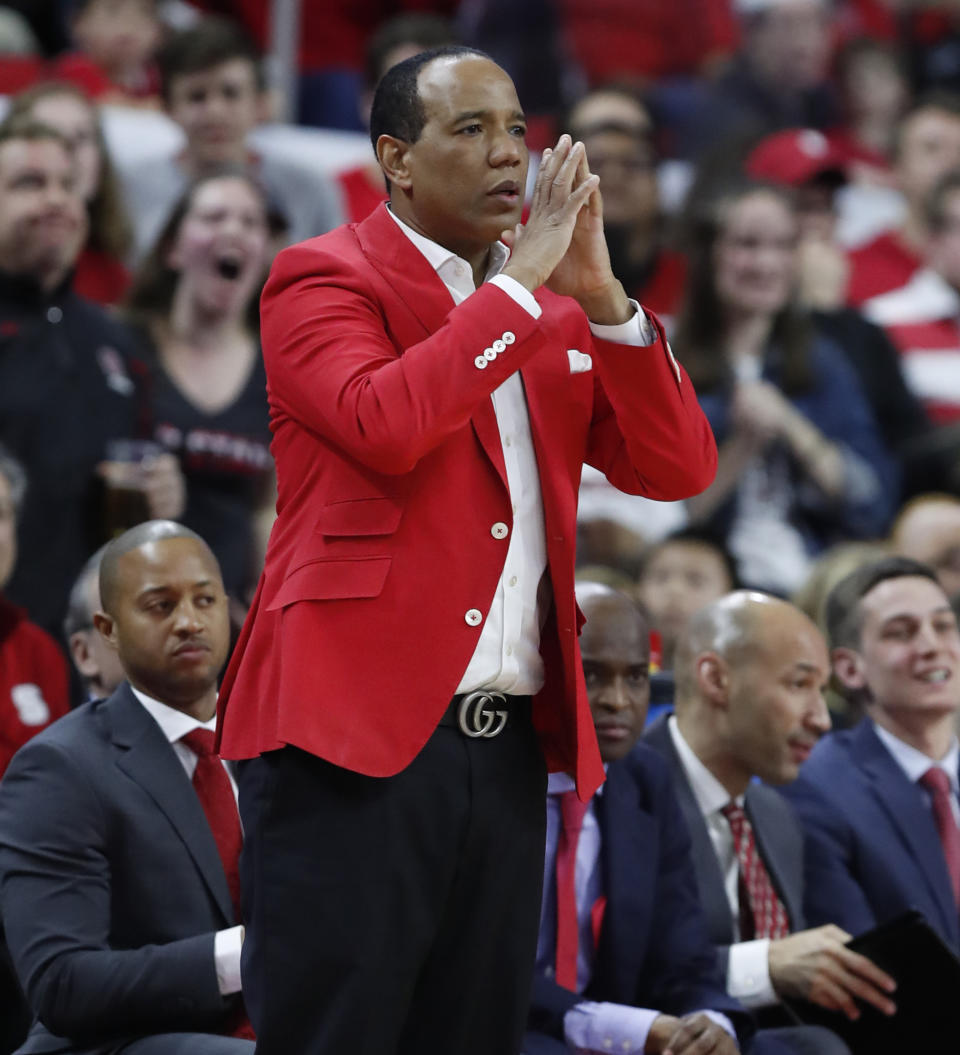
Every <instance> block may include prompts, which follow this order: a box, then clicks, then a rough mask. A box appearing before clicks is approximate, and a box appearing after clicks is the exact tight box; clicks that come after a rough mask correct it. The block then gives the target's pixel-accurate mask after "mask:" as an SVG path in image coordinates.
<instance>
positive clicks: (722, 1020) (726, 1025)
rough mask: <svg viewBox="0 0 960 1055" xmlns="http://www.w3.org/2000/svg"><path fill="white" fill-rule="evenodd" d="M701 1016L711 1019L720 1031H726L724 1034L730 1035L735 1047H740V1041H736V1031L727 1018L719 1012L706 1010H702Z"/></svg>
mask: <svg viewBox="0 0 960 1055" xmlns="http://www.w3.org/2000/svg"><path fill="white" fill-rule="evenodd" d="M703 1014H705V1015H706V1016H707V1018H709V1019H712V1020H713V1021H714V1022H716V1024H717V1025H718V1026H719V1027H720V1028H721V1029H723V1030H726V1032H727V1033H729V1034H730V1036H731V1037H732V1038H733V1040H735V1041H736V1043H737V1047H738V1048H739V1047H740V1041H739V1040H737V1031H736V1030H735V1029H734V1028H733V1023H732V1022H731V1021H730V1019H729V1018H727V1016H726V1015H721V1014H720V1012H719V1011H710V1010H708V1009H706V1008H704V1011H703Z"/></svg>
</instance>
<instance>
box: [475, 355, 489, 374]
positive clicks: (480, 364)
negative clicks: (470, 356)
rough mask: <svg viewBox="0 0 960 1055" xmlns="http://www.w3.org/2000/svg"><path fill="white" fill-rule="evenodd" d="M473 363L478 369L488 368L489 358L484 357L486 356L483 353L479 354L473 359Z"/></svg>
mask: <svg viewBox="0 0 960 1055" xmlns="http://www.w3.org/2000/svg"><path fill="white" fill-rule="evenodd" d="M473 365H474V366H475V367H476V368H477V369H478V370H486V368H487V360H486V359H484V357H483V356H482V355H478V356H477V357H476V359H474V360H473Z"/></svg>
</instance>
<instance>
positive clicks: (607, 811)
mask: <svg viewBox="0 0 960 1055" xmlns="http://www.w3.org/2000/svg"><path fill="white" fill-rule="evenodd" d="M636 795H637V791H636V787H635V786H634V785H633V782H632V781H631V780H630V779H629V776H627V775H626V774H624V773H623V772H621V769H620V767H619V766H617V765H613V766H611V767H610V769H609V771H608V774H607V781H606V783H605V784H604V786H603V792H602V794H600V795H598V796H597V798H596V804H597V820H598V823H599V824H600V831H601V835H602V839H603V842H602V848H601V859H602V861H603V881H604V892H605V894H606V898H607V908H606V914H605V918H604V924H603V930H602V931H601V934H600V947H599V949H598V950H597V964H596V972H595V977H594V981H595V982H596V983H597V992H600V991H603V992H604V993H605V995H604V999H606V1000H610V999H613V1000H617V1001H620V1002H622V1003H632V1002H633V1000H634V999H635V997H636V988H637V982H638V979H639V975H640V969H641V966H642V961H643V952H644V949H643V945H645V942H641V941H640V940H639V936H640V935H643V934H646V933H647V932H648V931H649V929H650V923H649V915H650V910H651V906H653V903H654V900H655V899H654V890H653V888H652V886H651V881H652V880H653V879H654V878H655V875H656V870H655V869H652V868H650V866H649V862H650V861H651V860H654V859H655V858H656V855H657V854H658V853H659V852H660V851H659V847H658V846H657V830H656V824H655V822H654V821H653V819H652V818H651V817H650V816H649V815H648V814H646V813H643V812H642V811H641V810H640V809H638V807H637V802H636ZM591 988H593V987H591Z"/></svg>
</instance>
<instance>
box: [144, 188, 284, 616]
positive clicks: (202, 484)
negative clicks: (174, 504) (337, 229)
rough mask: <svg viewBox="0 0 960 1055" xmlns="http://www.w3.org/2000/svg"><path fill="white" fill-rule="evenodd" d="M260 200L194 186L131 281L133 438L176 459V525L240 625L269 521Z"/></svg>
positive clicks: (263, 202) (264, 225)
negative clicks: (210, 560) (223, 591)
mask: <svg viewBox="0 0 960 1055" xmlns="http://www.w3.org/2000/svg"><path fill="white" fill-rule="evenodd" d="M272 233H273V232H272V217H271V214H270V210H269V207H268V202H267V199H266V197H265V194H264V191H263V190H262V188H261V187H260V186H259V184H258V183H257V182H256V181H255V180H253V179H252V178H250V176H248V175H247V174H245V173H243V172H241V171H240V170H233V169H225V170H223V171H220V172H217V173H213V174H210V175H206V176H204V177H203V178H201V179H199V180H198V181H197V182H196V183H195V184H194V185H193V186H192V187H191V188H190V189H189V190H188V191H187V192H186V193H185V195H184V196H183V198H182V199H181V201H180V202H179V203H178V204H177V206H176V207H175V208H174V210H173V212H172V213H171V215H170V218H169V220H168V221H167V223H166V225H165V227H164V229H163V231H162V232H161V234H160V237H159V239H158V241H157V244H156V245H155V246H154V248H153V250H152V251H151V252H150V253H149V254H148V255H147V257H146V258H145V260H144V262H143V264H142V265H141V268H140V271H139V272H138V274H137V275H136V276H135V279H134V284H133V288H132V291H131V294H130V297H129V299H128V301H127V306H126V311H127V314H128V316H129V319H130V321H131V322H132V323H133V324H134V326H135V327H136V329H137V330H138V332H139V334H140V335H141V338H142V345H143V356H142V363H141V374H142V376H141V381H142V384H141V386H140V388H141V391H142V419H143V426H142V429H143V436H144V438H146V439H151V440H154V441H155V442H156V443H158V444H159V445H161V446H162V447H163V448H165V449H166V450H169V451H171V452H173V453H174V454H176V455H177V456H178V458H179V459H180V463H181V467H182V470H183V473H184V476H185V478H186V484H187V507H186V512H185V514H184V516H183V518H182V520H183V523H185V524H186V525H187V526H189V527H191V528H193V530H194V531H196V532H198V533H199V534H200V535H201V536H202V537H203V538H204V539H206V540H207V542H208V543H209V544H210V546H211V548H212V549H213V551H214V553H215V554H216V556H217V559H218V561H219V562H220V567H221V568H222V570H223V578H224V584H225V586H226V588H227V592H228V593H229V595H230V597H231V599H232V600H233V601H234V602H236V606H237V609H236V611H235V614H236V615H238V616H240V615H242V611H241V608H242V609H245V607H246V598H247V596H248V593H249V591H250V589H251V588H252V586H253V585H254V584H255V583H256V581H257V577H258V575H259V571H260V566H261V563H262V554H263V547H264V546H265V545H266V537H267V535H268V534H269V528H270V524H271V523H272V520H273V505H274V479H273V460H272V458H271V456H270V450H269V445H270V427H269V415H268V411H267V397H266V377H265V374H264V369H263V360H262V358H261V354H260V343H259V327H258V322H259V318H258V300H259V293H260V288H261V286H262V284H263V280H264V277H265V275H266V269H267V265H268V263H269V258H270V248H271V234H272Z"/></svg>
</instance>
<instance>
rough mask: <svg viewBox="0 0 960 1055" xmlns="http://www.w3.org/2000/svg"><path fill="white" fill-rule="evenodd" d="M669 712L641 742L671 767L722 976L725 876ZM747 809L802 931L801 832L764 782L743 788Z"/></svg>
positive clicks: (793, 922) (726, 932)
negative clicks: (673, 734)
mask: <svg viewBox="0 0 960 1055" xmlns="http://www.w3.org/2000/svg"><path fill="white" fill-rule="evenodd" d="M667 719H668V715H666V714H664V715H661V716H660V717H659V718H658V719H657V720H656V721H655V722H653V723H652V724H651V725H650V727H649V728H648V729H647V731H646V732H645V733H644V735H643V739H644V741H645V742H646V743H647V744H648V745H649V746H650V747H652V748H653V749H654V750H656V751H658V752H659V753H660V754H661V755H663V757H664V758H665V759H666V760H667V762H668V763H669V765H670V767H671V769H672V770H673V775H674V783H675V785H676V789H677V796H678V798H679V799H680V808H681V810H682V812H683V815H684V818H685V819H686V822H687V826H688V828H689V829H690V838H691V841H692V843H693V863H694V868H695V870H696V873H697V885H698V886H699V889H700V904H701V905H702V906H703V910H704V914H705V915H706V917H707V926H708V928H709V931H710V940H711V941H712V942H713V944H714V945H715V946H717V953H718V957H719V960H720V969H721V971H722V972H723V974H724V979H726V971H727V961H728V959H729V956H728V950H729V947H730V945H731V943H732V942H733V934H734V931H733V916H732V913H731V912H730V903H729V902H728V901H727V895H726V891H725V889H724V882H723V874H722V872H721V871H720V863H719V861H718V860H717V855H716V852H715V851H714V849H713V843H712V842H711V841H710V833H709V832H708V831H707V825H706V822H705V821H704V819H703V816H702V814H701V813H700V807H699V806H698V805H697V800H696V799H695V798H694V795H693V789H692V788H691V787H690V783H689V781H688V780H687V775H686V772H685V771H684V768H683V765H682V763H681V761H680V756H679V755H678V754H677V751H676V748H675V747H674V746H673V740H672V738H671V736H670V730H669V729H668V728H667ZM745 809H746V812H747V816H748V817H749V818H750V823H751V824H752V825H753V830H754V834H755V836H756V840H757V848H758V850H759V851H760V856H761V857H762V858H763V863H764V864H765V865H766V867H767V871H768V872H769V873H770V879H771V881H772V882H773V885H774V888H775V890H776V891H777V894H778V895H779V897H780V899H781V901H782V902H783V905H784V908H786V910H787V916H788V918H789V920H790V929H791V931H798V930H803V929H804V927H805V926H806V923H805V921H804V917H803V834H802V832H801V830H800V825H799V823H798V821H797V818H796V816H795V815H794V812H793V809H792V807H791V806H790V805H789V804H788V803H787V802H786V800H785V799H783V798H782V797H781V795H780V794H779V792H777V791H774V789H773V788H768V787H766V785H764V784H758V783H756V782H752V783H751V784H750V786H749V787H748V788H747V794H746V797H745Z"/></svg>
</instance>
